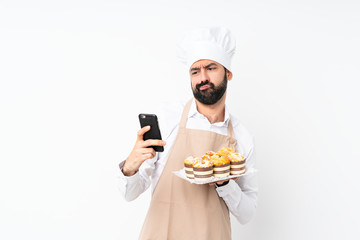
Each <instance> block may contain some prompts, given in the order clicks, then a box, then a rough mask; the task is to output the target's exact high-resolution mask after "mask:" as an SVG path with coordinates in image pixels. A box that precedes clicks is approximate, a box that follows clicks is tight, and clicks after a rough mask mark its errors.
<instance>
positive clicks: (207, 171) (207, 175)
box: [193, 160, 213, 181]
mask: <svg viewBox="0 0 360 240" xmlns="http://www.w3.org/2000/svg"><path fill="white" fill-rule="evenodd" d="M193 169H194V177H195V180H198V181H207V180H209V179H211V177H212V175H213V163H212V162H210V161H208V160H197V161H195V163H194V168H193Z"/></svg>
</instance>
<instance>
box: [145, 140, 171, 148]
mask: <svg viewBox="0 0 360 240" xmlns="http://www.w3.org/2000/svg"><path fill="white" fill-rule="evenodd" d="M165 144H166V142H165V141H163V140H156V139H148V140H146V141H144V142H143V147H149V146H165Z"/></svg>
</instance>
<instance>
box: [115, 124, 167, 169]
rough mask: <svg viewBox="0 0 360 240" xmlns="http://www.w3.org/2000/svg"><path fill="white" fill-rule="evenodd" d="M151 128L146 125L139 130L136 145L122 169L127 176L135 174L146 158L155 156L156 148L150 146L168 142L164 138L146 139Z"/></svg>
mask: <svg viewBox="0 0 360 240" xmlns="http://www.w3.org/2000/svg"><path fill="white" fill-rule="evenodd" d="M149 130H150V126H145V127H143V128H141V129H140V130H139V131H138V133H137V139H136V142H135V146H134V148H133V150H132V151H131V153H130V155H129V156H128V158H127V159H126V160H125V164H124V166H123V169H122V171H123V173H124V175H125V176H132V175H134V174H135V173H136V172H137V171H138V170H139V168H140V166H141V164H142V163H143V162H144V161H145V160H147V159H150V158H153V157H155V155H156V152H155V150H154V149H153V148H151V147H149V148H148V146H165V144H166V143H165V141H163V140H156V139H148V140H146V141H144V133H146V132H147V131H149Z"/></svg>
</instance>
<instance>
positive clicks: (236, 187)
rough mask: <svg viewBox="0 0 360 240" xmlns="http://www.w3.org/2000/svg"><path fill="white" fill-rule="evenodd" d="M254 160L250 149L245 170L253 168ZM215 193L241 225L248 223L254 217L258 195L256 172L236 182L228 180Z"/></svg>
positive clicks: (252, 150) (252, 151)
mask: <svg viewBox="0 0 360 240" xmlns="http://www.w3.org/2000/svg"><path fill="white" fill-rule="evenodd" d="M254 158H255V156H254V148H253V147H252V148H251V151H250V153H249V155H248V157H247V159H246V162H247V163H246V168H247V170H248V169H252V168H254ZM216 191H217V193H218V195H219V196H220V197H222V198H223V199H224V201H225V203H226V205H227V206H228V208H229V211H230V212H231V214H233V215H234V216H235V217H236V219H237V220H238V221H239V222H240V223H241V224H246V223H248V222H249V221H250V220H251V219H252V218H253V217H254V215H255V211H256V206H257V193H258V182H257V173H256V171H255V172H252V173H251V174H248V175H245V176H242V177H240V178H239V179H238V180H237V181H234V180H230V182H229V183H228V184H227V185H225V186H222V187H218V188H216Z"/></svg>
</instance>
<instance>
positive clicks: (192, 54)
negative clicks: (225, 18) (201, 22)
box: [177, 27, 236, 71]
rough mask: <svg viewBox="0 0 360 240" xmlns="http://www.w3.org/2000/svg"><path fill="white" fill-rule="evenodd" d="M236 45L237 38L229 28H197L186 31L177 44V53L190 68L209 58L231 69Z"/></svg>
mask: <svg viewBox="0 0 360 240" xmlns="http://www.w3.org/2000/svg"><path fill="white" fill-rule="evenodd" d="M235 47H236V41H235V38H234V36H233V35H232V34H231V32H230V31H229V30H228V29H226V28H223V27H209V28H197V29H192V30H190V31H188V32H186V33H185V34H184V36H183V37H182V38H181V40H180V41H179V43H178V45H177V55H178V57H179V59H180V61H182V62H184V63H185V64H186V67H187V68H188V69H190V67H191V65H192V64H193V63H194V62H196V61H198V60H200V59H209V60H213V61H216V62H218V63H220V64H221V65H223V66H224V67H225V68H226V69H228V70H229V71H231V57H232V56H233V54H234V53H235Z"/></svg>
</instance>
